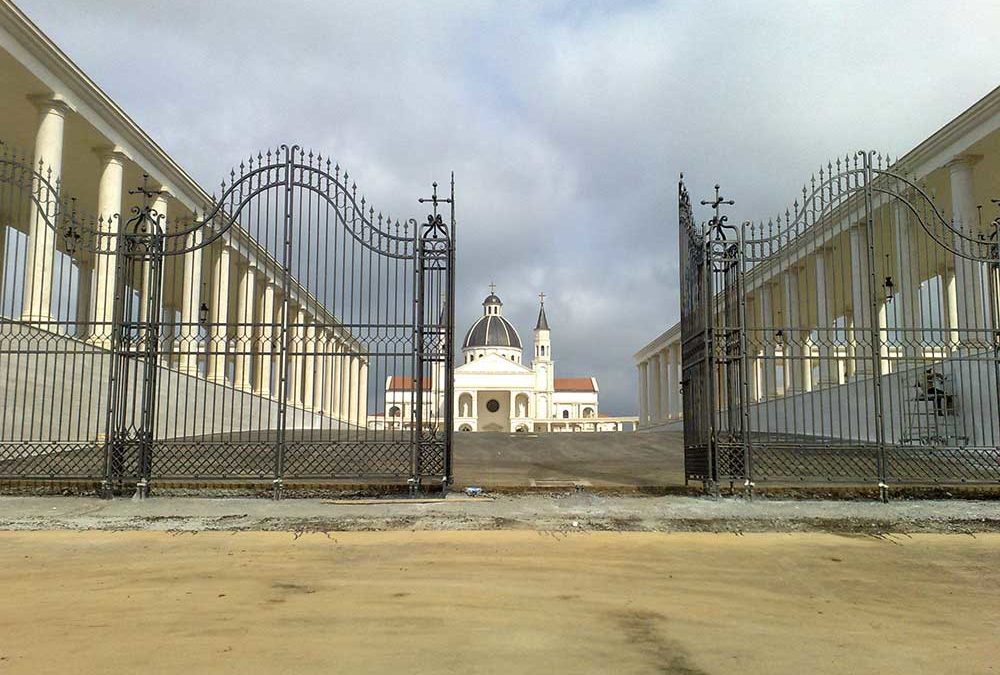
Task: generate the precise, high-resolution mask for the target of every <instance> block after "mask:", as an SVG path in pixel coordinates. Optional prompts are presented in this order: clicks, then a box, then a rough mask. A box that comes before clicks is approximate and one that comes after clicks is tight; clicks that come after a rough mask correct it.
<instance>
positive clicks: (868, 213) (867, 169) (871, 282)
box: [859, 151, 888, 501]
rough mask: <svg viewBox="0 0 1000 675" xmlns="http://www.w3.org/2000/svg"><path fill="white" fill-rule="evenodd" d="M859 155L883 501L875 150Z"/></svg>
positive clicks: (876, 442)
mask: <svg viewBox="0 0 1000 675" xmlns="http://www.w3.org/2000/svg"><path fill="white" fill-rule="evenodd" d="M859 154H860V155H861V157H862V162H863V167H864V181H865V192H864V195H865V225H866V229H867V233H866V238H867V240H868V241H867V244H868V280H867V285H868V288H867V290H868V306H869V316H868V321H869V323H870V325H869V327H868V328H869V332H868V337H869V341H870V345H869V348H870V349H871V354H869V357H870V358H871V362H872V396H873V403H874V406H875V445H876V471H877V473H878V484H879V498H880V499H881V500H882V501H885V500H886V499H887V497H888V492H887V487H886V478H887V476H886V471H885V469H886V467H885V428H884V417H883V412H882V375H881V369H882V363H881V359H882V336H881V331H880V330H879V323H878V297H877V296H876V294H875V289H876V288H877V287H878V285H877V284H876V281H875V213H874V208H875V207H874V204H873V190H872V180H873V175H874V174H873V171H872V156H873V154H874V151H861V152H860V153H859Z"/></svg>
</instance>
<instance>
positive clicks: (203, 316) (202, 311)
mask: <svg viewBox="0 0 1000 675" xmlns="http://www.w3.org/2000/svg"><path fill="white" fill-rule="evenodd" d="M198 323H200V324H202V325H204V324H206V323H208V305H207V304H205V303H204V302H203V303H201V307H199V308H198Z"/></svg>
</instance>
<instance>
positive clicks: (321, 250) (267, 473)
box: [0, 146, 455, 494]
mask: <svg viewBox="0 0 1000 675" xmlns="http://www.w3.org/2000/svg"><path fill="white" fill-rule="evenodd" d="M50 178H51V176H50V175H47V174H46V171H45V169H44V167H32V166H30V164H28V163H27V162H25V160H24V159H23V158H22V157H19V156H17V155H16V154H15V153H13V152H11V151H9V150H7V149H4V150H3V152H2V153H0V219H3V222H0V224H2V225H6V226H7V227H6V230H5V231H6V232H7V233H8V234H9V235H10V236H8V237H7V242H6V244H7V249H8V253H7V256H8V260H13V261H15V262H17V261H20V267H21V268H23V269H17V267H18V266H17V265H7V266H6V270H7V273H6V274H5V277H4V279H3V280H2V281H3V288H2V293H0V299H2V301H3V303H4V304H3V312H2V314H3V320H2V324H0V366H2V369H3V373H2V379H0V386H2V387H3V388H4V409H3V414H2V417H0V477H8V478H35V479H37V478H45V479H52V478H88V479H96V480H100V481H102V483H103V485H104V487H105V489H107V490H111V489H113V488H115V487H122V486H128V485H132V484H135V485H136V486H138V490H139V492H140V494H145V492H146V490H147V489H148V486H149V485H150V483H151V481H155V480H160V481H164V480H171V481H173V480H180V479H199V480H203V481H218V480H250V481H270V482H271V483H272V484H273V486H274V488H275V490H276V493H277V492H279V491H280V489H281V488H282V485H283V483H284V482H285V481H292V480H294V481H312V480H324V481H325V480H337V479H346V480H351V481H378V482H381V481H396V480H402V481H406V482H408V483H409V484H410V485H411V486H418V485H420V484H421V482H435V483H437V482H440V483H442V484H447V483H448V481H449V479H450V476H451V435H452V428H453V420H452V414H453V402H452V380H451V376H450V373H451V370H452V366H453V363H452V358H453V356H452V353H453V344H454V303H453V301H452V299H453V298H454V266H455V239H454V228H455V219H454V181H452V184H451V186H450V193H449V194H448V195H447V196H439V195H438V191H437V184H435V185H434V192H433V194H432V195H431V196H430V197H429V198H427V199H421V200H419V201H420V202H422V203H423V202H426V203H429V205H430V209H431V214H430V215H429V216H428V217H427V219H426V221H425V222H418V221H417V220H416V219H409V220H404V221H400V220H398V219H393V218H391V217H389V216H388V215H385V214H382V213H380V212H377V211H376V210H375V209H374V207H372V206H371V205H370V204H369V203H368V202H367V200H366V199H365V198H364V197H363V196H361V195H359V194H358V191H357V187H356V185H355V184H354V183H353V181H352V180H351V178H350V176H349V175H348V173H347V172H346V171H343V170H341V168H340V167H339V166H337V165H336V164H334V163H333V162H332V161H331V160H330V159H328V158H326V157H323V156H321V155H318V154H314V153H312V152H308V153H307V152H305V151H304V150H302V149H300V148H299V147H298V146H293V147H288V146H281V147H280V148H278V149H272V150H268V151H266V152H262V153H258V154H257V155H256V156H251V157H250V158H248V159H247V160H245V161H244V162H242V163H241V164H240V166H239V170H238V171H237V170H233V171H232V172H231V173H230V176H229V178H228V180H226V181H224V182H223V183H222V185H221V186H220V191H219V193H218V197H217V198H216V197H212V198H211V200H209V201H208V203H207V204H206V205H205V206H204V207H202V208H200V209H197V210H194V211H191V210H188V209H186V208H184V206H183V205H182V204H181V203H180V202H179V201H178V200H176V199H173V198H171V197H170V196H169V195H167V194H165V193H164V192H163V191H161V190H156V189H151V188H150V187H149V186H148V185H147V184H145V183H144V184H143V185H142V186H141V187H137V188H136V189H134V190H131V191H129V193H128V195H129V197H127V199H128V200H129V201H131V202H132V203H133V205H132V209H131V214H130V215H131V217H130V218H129V219H127V221H126V219H125V218H122V217H121V216H120V215H119V214H118V213H112V214H110V215H104V216H97V217H84V216H82V215H81V214H80V213H78V212H77V210H76V207H75V204H76V202H75V201H74V200H72V199H70V198H68V197H67V196H66V195H64V194H61V191H60V186H59V184H58V183H57V182H56V181H53V180H49V179H50ZM168 205H169V209H168ZM441 207H447V208H448V211H449V213H447V214H443V213H441V212H440V211H439V210H440V208H441ZM172 209H178V210H180V211H181V213H180V214H179V215H176V214H173V213H170V210H172ZM164 211H167V213H164ZM168 214H169V217H168ZM11 237H13V238H14V240H15V241H14V242H13V243H14V252H13V253H11V243H12V242H11ZM12 269H14V271H13V272H12V271H11V270H12ZM22 279H23V281H22Z"/></svg>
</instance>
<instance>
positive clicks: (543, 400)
mask: <svg viewBox="0 0 1000 675" xmlns="http://www.w3.org/2000/svg"><path fill="white" fill-rule="evenodd" d="M539 298H540V303H539V308H538V320H537V321H536V322H535V329H534V344H533V351H532V353H531V359H530V362H528V363H526V362H525V358H524V347H523V344H522V342H521V336H520V334H519V333H518V332H517V329H516V328H515V327H514V326H513V324H511V323H510V321H508V320H507V319H506V318H505V317H504V315H503V302H502V301H501V300H500V298H499V297H498V296H497V295H496V293H495V292H493V291H491V292H490V294H489V295H488V296H487V297H486V299H485V300H483V314H482V316H480V317H479V318H478V319H477V320H476V321H475V322H474V323H473V324H472V326H471V327H470V328H469V330H468V331H467V332H466V333H465V339H464V340H463V342H462V358H461V364H460V365H458V366H457V367H456V368H455V372H454V378H455V430H456V431H502V432H540V431H566V432H568V431H616V430H618V429H620V428H621V427H620V423H619V422H618V421H616V420H612V419H611V418H602V417H601V416H600V408H599V404H598V394H599V392H600V389H599V387H598V384H597V378H595V377H566V378H560V377H556V375H555V361H554V360H553V354H552V339H551V333H550V329H549V322H548V318H547V317H546V316H545V296H544V295H540V296H539ZM412 384H413V383H412V381H410V379H409V378H402V377H391V378H387V379H386V396H385V400H386V412H385V418H384V420H385V421H384V425H385V428H390V429H391V428H401V427H405V426H406V422H405V420H410V419H412V417H411V412H412V400H413V394H412V391H413V390H412ZM427 413H430V415H429V417H431V418H434V419H438V420H440V419H441V417H442V415H440V414H438V413H439V411H425V416H427ZM379 426H382V425H379Z"/></svg>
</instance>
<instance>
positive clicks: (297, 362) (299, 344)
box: [287, 305, 306, 406]
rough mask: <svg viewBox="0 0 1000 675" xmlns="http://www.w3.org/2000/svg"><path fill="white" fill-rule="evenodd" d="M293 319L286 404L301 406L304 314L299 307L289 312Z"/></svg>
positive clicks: (303, 362) (304, 336)
mask: <svg viewBox="0 0 1000 675" xmlns="http://www.w3.org/2000/svg"><path fill="white" fill-rule="evenodd" d="M291 312H292V316H293V317H295V318H294V324H295V327H294V329H291V328H290V329H289V330H291V345H290V347H289V348H290V351H291V352H292V354H291V355H290V356H289V359H288V399H287V400H288V403H290V404H291V405H294V406H301V405H302V384H303V375H304V373H303V365H304V364H305V361H306V359H305V351H306V312H305V310H304V309H302V308H301V307H299V306H297V305H296V306H295V309H294V310H291Z"/></svg>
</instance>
